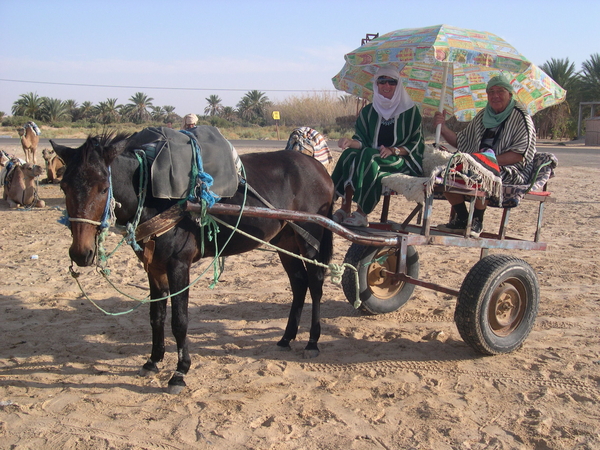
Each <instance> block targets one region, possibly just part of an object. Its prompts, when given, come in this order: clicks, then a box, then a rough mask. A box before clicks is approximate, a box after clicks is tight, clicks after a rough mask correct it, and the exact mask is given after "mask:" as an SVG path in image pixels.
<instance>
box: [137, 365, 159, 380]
mask: <svg viewBox="0 0 600 450" xmlns="http://www.w3.org/2000/svg"><path fill="white" fill-rule="evenodd" d="M158 372H159V369H158V366H157V365H156V364H151V363H149V362H147V363H146V364H144V365H143V366H142V368H141V369H140V370H139V372H138V375H139V376H140V377H151V376H154V375H156V374H157V373H158Z"/></svg>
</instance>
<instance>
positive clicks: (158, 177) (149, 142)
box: [128, 125, 238, 199]
mask: <svg viewBox="0 0 600 450" xmlns="http://www.w3.org/2000/svg"><path fill="white" fill-rule="evenodd" d="M188 131H189V132H191V133H192V134H193V135H194V136H195V137H196V140H197V142H198V146H199V147H200V156H201V158H202V168H203V171H204V172H206V173H208V174H209V175H210V176H211V177H212V178H213V180H214V183H213V185H212V186H211V187H210V190H211V191H212V192H213V193H214V194H216V195H218V196H219V197H225V198H227V197H232V196H233V194H235V192H236V190H237V186H238V173H237V168H236V166H235V161H234V155H233V147H232V145H231V143H230V142H229V141H228V140H227V139H225V138H224V137H223V135H222V134H221V133H220V132H219V130H218V129H217V128H215V127H211V126H208V125H201V126H198V127H196V128H193V129H191V130H188ZM191 139H192V138H191V137H190V136H189V135H187V134H185V133H182V132H180V131H177V130H173V129H171V128H166V127H149V128H144V129H143V130H142V131H140V132H138V133H135V134H134V135H133V136H132V137H131V138H130V142H129V145H128V148H132V149H142V150H144V151H145V152H146V156H147V157H148V160H149V163H150V164H151V165H152V169H151V185H152V194H153V196H154V197H156V198H171V199H182V198H187V197H188V195H189V192H190V183H191V177H192V169H193V161H194V157H195V155H194V150H193V149H194V147H193V146H192V142H191Z"/></svg>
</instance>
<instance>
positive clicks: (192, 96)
mask: <svg viewBox="0 0 600 450" xmlns="http://www.w3.org/2000/svg"><path fill="white" fill-rule="evenodd" d="M599 17H600V2H598V0H569V1H567V0H563V1H557V0H548V1H538V0H524V1H516V0H505V1H493V2H490V1H486V0H477V1H475V0H470V1H463V0H455V1H452V0H446V1H439V0H429V1H415V0H412V1H402V0H384V1H378V0H366V1H362V0H340V1H338V0H332V1H327V0H320V1H313V0H305V1H293V0H277V1H268V0H244V1H242V0H239V1H235V0H209V1H196V2H191V1H180V2H167V1H159V0H143V1H141V0H120V1H115V0H103V1H97V0H86V1H81V0H79V1H71V0H0V111H4V112H5V113H6V114H10V112H11V107H12V104H13V102H14V101H15V100H17V99H18V98H19V95H20V94H24V93H27V92H36V93H37V94H38V95H39V96H46V97H52V98H59V99H61V100H67V99H74V100H76V101H77V102H78V103H81V102H83V101H86V100H89V101H91V102H93V103H94V104H96V103H98V102H100V101H104V100H106V99H107V98H117V99H118V103H121V104H124V103H128V99H129V98H130V97H131V96H132V95H133V94H134V93H135V92H138V91H141V92H144V93H146V94H147V95H149V96H150V97H153V98H154V101H153V103H154V105H155V106H164V105H172V106H175V107H176V109H175V112H177V113H178V114H179V115H184V114H186V113H188V112H196V113H202V111H203V110H204V108H205V107H206V100H205V99H206V97H208V96H209V95H211V94H216V95H219V97H221V98H222V99H223V102H222V103H223V105H225V106H235V105H236V104H237V102H238V101H239V100H240V99H241V97H242V96H243V95H244V93H246V92H247V91H249V90H252V89H258V90H260V91H263V92H265V93H266V94H267V96H268V97H269V98H270V99H271V100H282V99H284V98H286V97H289V96H291V95H302V94H303V93H307V94H310V93H312V92H316V91H321V90H332V91H333V90H334V88H333V85H332V83H331V78H332V77H333V76H334V75H335V74H336V73H337V72H338V71H339V70H340V69H341V68H342V66H343V63H344V54H345V53H347V52H350V51H352V50H353V49H355V48H356V47H358V46H359V45H360V42H361V39H363V38H364V37H365V35H366V34H367V33H380V34H385V33H388V32H390V31H393V30H397V29H400V28H416V27H422V26H428V25H439V24H447V25H452V26H456V27H461V28H469V29H473V30H479V31H489V32H491V33H494V34H497V35H498V36H500V37H502V38H504V39H505V40H507V41H508V42H509V43H510V44H512V45H513V46H514V47H515V48H516V49H517V50H519V51H520V52H521V53H522V54H523V55H525V56H526V57H527V58H528V59H529V60H531V61H532V62H533V63H535V64H537V65H541V64H543V63H544V62H546V61H548V60H549V59H550V58H556V59H564V58H569V60H570V61H571V62H573V63H575V67H576V70H580V69H581V63H582V62H583V61H585V60H587V59H589V57H590V55H592V54H593V53H600V27H599V26H598V20H599ZM2 80H19V81H18V82H15V81H2ZM32 82H38V83H32ZM51 83H64V84H65V85H61V84H51ZM69 84H75V85H76V84H85V85H110V86H131V87H127V88H126V87H110V88H109V87H91V86H74V85H69ZM151 87H163V88H177V89H151ZM186 88H189V89H186ZM296 91H298V92H296Z"/></svg>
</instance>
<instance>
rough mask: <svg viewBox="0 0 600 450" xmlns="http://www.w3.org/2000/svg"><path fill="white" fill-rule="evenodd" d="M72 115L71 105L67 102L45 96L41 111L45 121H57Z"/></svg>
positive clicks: (41, 116)
mask: <svg viewBox="0 0 600 450" xmlns="http://www.w3.org/2000/svg"><path fill="white" fill-rule="evenodd" d="M70 117H71V116H70V111H69V106H68V105H67V103H66V102H63V101H62V100H59V99H57V98H48V97H44V100H43V102H42V108H41V111H40V118H41V119H42V120H43V121H45V122H49V123H55V122H59V121H61V120H64V119H66V118H70Z"/></svg>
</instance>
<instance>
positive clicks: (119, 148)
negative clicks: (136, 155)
mask: <svg viewBox="0 0 600 450" xmlns="http://www.w3.org/2000/svg"><path fill="white" fill-rule="evenodd" d="M128 142H129V141H128V140H127V139H121V140H120V141H118V142H115V143H114V144H112V145H111V146H110V147H108V148H107V149H106V151H105V152H104V160H105V161H106V164H107V165H110V164H111V163H112V162H113V161H114V160H115V158H116V157H117V156H119V155H120V154H121V153H123V151H124V150H125V149H126V148H127V144H128Z"/></svg>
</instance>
